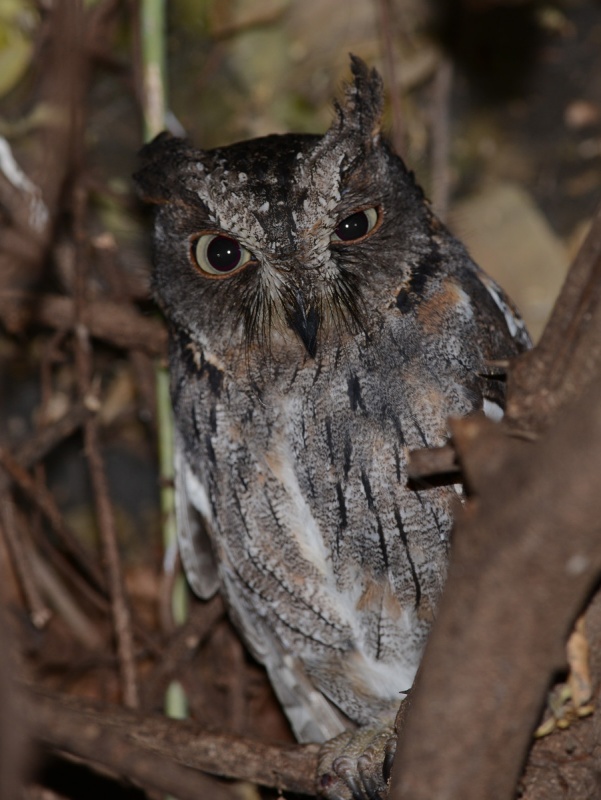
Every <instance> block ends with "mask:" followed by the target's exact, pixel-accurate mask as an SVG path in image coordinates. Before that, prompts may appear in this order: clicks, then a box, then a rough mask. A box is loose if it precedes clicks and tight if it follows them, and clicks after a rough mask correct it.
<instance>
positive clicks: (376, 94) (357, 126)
mask: <svg viewBox="0 0 601 800" xmlns="http://www.w3.org/2000/svg"><path fill="white" fill-rule="evenodd" d="M351 72H352V74H353V78H354V80H353V82H352V83H349V84H348V85H347V86H346V88H345V93H344V102H343V103H342V105H340V104H338V103H337V104H336V112H337V115H338V120H337V123H334V126H333V127H337V129H338V132H339V133H342V132H344V131H346V130H352V131H356V132H359V133H360V134H361V135H362V136H363V137H364V138H365V139H370V140H371V141H372V142H373V143H375V142H376V140H377V139H378V137H379V135H380V131H381V128H382V112H383V109H384V89H383V85H382V78H381V77H380V75H379V73H378V72H377V70H375V69H369V67H368V66H367V64H366V63H365V61H363V60H362V59H361V58H359V57H358V56H355V55H352V54H351Z"/></svg>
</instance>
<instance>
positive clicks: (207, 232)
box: [136, 59, 528, 740]
mask: <svg viewBox="0 0 601 800" xmlns="http://www.w3.org/2000/svg"><path fill="white" fill-rule="evenodd" d="M352 69H353V73H354V82H353V84H352V85H350V86H349V87H348V88H347V90H346V96H345V99H344V102H343V104H342V105H341V106H340V107H337V114H336V118H335V120H334V123H333V125H332V127H331V128H330V130H329V131H328V132H327V133H326V134H325V135H324V136H322V137H320V136H307V135H286V136H268V137H266V138H262V139H256V140H253V141H248V142H242V143H239V144H235V145H232V146H229V147H224V148H220V149H217V150H211V151H203V150H199V149H196V148H194V147H193V146H192V145H190V144H189V143H187V142H186V141H183V140H180V139H174V138H171V137H167V136H164V135H163V136H160V137H158V138H157V139H156V140H155V141H154V142H152V143H151V144H150V145H148V146H147V147H146V148H145V149H144V151H143V159H144V165H143V168H142V170H141V171H140V172H139V173H138V175H137V176H136V177H137V182H138V185H139V186H140V189H141V192H142V194H143V196H144V197H145V199H147V200H148V201H150V202H153V203H156V204H157V209H156V222H155V234H154V243H155V263H156V273H155V287H156V294H157V297H158V299H159V302H160V304H161V306H162V308H163V309H164V312H165V315H166V317H167V319H168V321H169V326H170V342H171V353H170V367H171V380H172V399H173V408H174V412H175V419H176V424H177V431H178V444H179V453H178V463H177V486H178V497H179V499H178V517H179V520H180V540H181V552H182V557H183V562H184V565H185V568H186V573H187V575H188V578H189V581H190V584H191V585H192V587H193V589H194V590H195V591H196V592H197V593H198V594H199V595H201V596H204V597H207V596H209V595H210V594H211V593H212V592H214V591H215V590H216V589H217V587H218V586H220V587H221V589H222V591H223V593H224V595H225V597H226V599H227V603H228V606H229V608H230V611H231V614H232V616H233V618H234V621H235V622H236V624H237V625H238V627H239V629H240V631H241V633H242V635H243V636H244V638H245V640H246V641H247V643H248V645H249V647H250V649H251V650H252V652H253V653H254V654H255V655H256V657H257V658H258V659H259V660H260V661H262V662H263V663H264V664H265V666H266V668H267V670H268V672H269V674H270V677H271V680H272V682H273V685H274V687H275V690H276V692H277V694H278V696H279V697H280V700H281V702H282V704H283V706H284V708H285V710H286V712H287V714H288V716H289V718H290V721H291V723H292V726H293V728H294V730H295V732H296V734H297V736H298V737H299V739H302V740H309V739H313V740H323V739H326V738H329V737H331V736H333V735H335V734H336V733H338V732H340V731H341V730H343V729H344V728H345V727H346V726H348V725H349V720H350V721H352V723H359V724H365V723H370V722H373V721H374V720H376V719H378V718H381V717H383V716H385V715H386V714H387V713H389V712H390V710H391V709H394V708H395V707H396V706H397V705H398V701H399V700H400V698H401V696H402V694H401V693H402V692H403V691H406V690H407V689H409V687H410V686H411V683H412V681H413V677H414V674H415V671H416V668H417V666H418V663H419V660H420V657H421V653H422V649H423V646H424V643H425V640H426V637H427V635H428V630H429V628H430V625H431V623H432V619H433V617H434V614H435V609H436V604H437V601H438V598H439V595H440V592H441V589H442V586H443V584H444V580H445V574H446V566H447V556H448V548H449V535H450V531H451V526H452V513H453V508H454V505H455V503H456V502H457V497H458V494H460V489H458V488H456V487H453V486H438V487H430V488H427V487H422V488H420V487H416V486H411V485H409V484H408V481H407V454H408V452H409V451H410V450H411V449H413V448H420V447H424V446H437V445H442V444H444V443H445V442H446V441H447V439H448V427H447V419H448V417H449V416H462V415H465V414H468V413H470V412H472V411H475V410H478V409H483V408H485V410H491V411H493V412H494V410H495V409H496V410H499V407H501V406H502V404H503V382H502V380H501V379H500V378H501V376H500V375H499V374H497V373H496V372H495V368H494V367H491V366H490V363H489V362H491V361H494V360H498V359H505V358H507V357H511V356H513V355H514V354H516V353H517V352H519V351H520V350H521V349H523V348H524V347H526V346H527V344H528V338H527V334H526V333H525V330H524V328H523V325H522V323H521V321H520V320H519V318H518V317H517V316H516V315H515V313H514V311H513V310H512V308H511V306H510V304H509V303H508V301H507V300H506V298H505V297H504V295H503V293H502V292H501V290H500V289H499V288H498V287H497V286H496V284H494V283H493V282H492V281H491V280H490V279H489V278H488V277H486V276H485V275H483V273H482V272H481V271H480V270H479V269H478V267H477V266H476V265H475V264H474V263H473V262H472V261H471V260H470V258H469V256H468V254H467V253H466V251H465V249H464V247H463V246H462V245H461V244H460V243H459V242H458V241H457V240H456V239H455V238H454V237H453V236H452V235H451V234H450V233H449V232H448V231H447V230H446V228H445V227H444V226H443V225H442V224H441V223H440V222H439V221H438V220H437V219H436V217H434V216H433V214H432V212H431V210H430V208H429V206H428V204H427V203H426V202H425V201H424V198H423V195H422V192H421V190H420V189H419V188H418V187H417V186H416V185H415V183H414V180H413V176H412V175H411V173H410V172H409V171H408V170H407V169H406V167H405V166H404V164H403V162H402V161H401V159H400V158H398V156H396V155H395V154H394V153H393V152H392V151H391V149H390V147H389V146H388V145H387V143H386V142H385V140H384V139H383V138H382V136H381V134H380V122H381V112H382V88H381V81H380V78H379V76H378V75H377V73H375V72H374V71H368V70H367V68H366V67H365V65H364V64H363V63H362V62H360V61H359V60H358V59H353V62H352ZM349 220H350V222H349ZM343 221H346V222H345V225H341V223H342V222H343ZM347 223H348V224H347ZM349 235H350V238H348V237H349ZM224 237H225V238H224ZM230 245H231V248H233V249H232V250H231V251H230V250H229V249H228V248H229V247H230ZM236 248H238V249H236ZM226 251H227V252H226ZM238 253H240V257H239V258H238ZM193 508H194V509H196V510H198V511H199V512H200V514H201V516H202V519H203V520H204V522H202V523H200V522H199V520H198V519H195V518H194V513H192V511H191V509H193Z"/></svg>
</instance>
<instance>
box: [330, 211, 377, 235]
mask: <svg viewBox="0 0 601 800" xmlns="http://www.w3.org/2000/svg"><path fill="white" fill-rule="evenodd" d="M377 221H378V211H377V209H375V208H365V209H363V210H362V211H355V213H354V214H351V215H350V217H346V218H345V219H343V220H342V222H339V223H338V225H337V226H336V229H335V230H334V233H333V234H332V236H331V237H330V238H331V241H332V242H356V241H357V240H358V239H363V237H365V236H367V234H368V233H371V231H373V229H374V228H375V226H376V223H377Z"/></svg>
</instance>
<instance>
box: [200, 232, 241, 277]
mask: <svg viewBox="0 0 601 800" xmlns="http://www.w3.org/2000/svg"><path fill="white" fill-rule="evenodd" d="M192 254H193V256H194V259H195V261H196V263H197V264H198V266H199V267H200V269H201V270H202V271H203V272H206V273H207V274H209V275H228V274H230V273H232V272H235V271H236V270H237V269H239V268H240V267H242V266H244V264H247V263H248V262H249V261H250V260H251V259H252V258H253V255H252V253H251V252H249V251H248V250H247V249H246V248H245V247H242V245H241V244H240V242H237V241H236V239H231V238H230V237H229V236H222V235H220V234H218V233H205V234H203V235H202V236H200V237H199V238H198V239H197V240H196V242H195V243H194V244H193V246H192Z"/></svg>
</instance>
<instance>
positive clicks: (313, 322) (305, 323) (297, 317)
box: [288, 291, 321, 358]
mask: <svg viewBox="0 0 601 800" xmlns="http://www.w3.org/2000/svg"><path fill="white" fill-rule="evenodd" d="M320 322H321V317H320V315H319V312H318V311H317V310H316V309H315V308H314V306H312V305H309V306H308V307H307V305H306V303H305V299H304V298H303V295H302V294H301V292H300V291H297V292H296V294H295V297H294V303H293V305H292V306H291V307H290V308H289V309H288V324H289V325H290V327H291V328H292V330H293V331H295V332H296V333H297V334H298V335H299V337H300V340H301V341H302V343H303V344H304V345H305V349H306V351H307V353H308V354H309V355H310V356H311V358H315V353H316V352H317V333H318V331H319V325H320Z"/></svg>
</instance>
